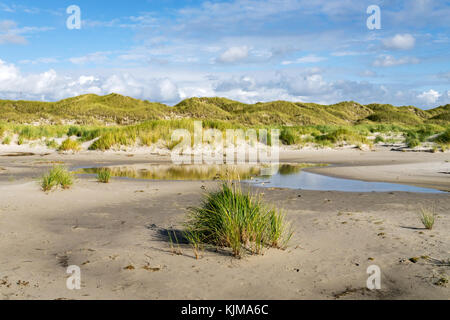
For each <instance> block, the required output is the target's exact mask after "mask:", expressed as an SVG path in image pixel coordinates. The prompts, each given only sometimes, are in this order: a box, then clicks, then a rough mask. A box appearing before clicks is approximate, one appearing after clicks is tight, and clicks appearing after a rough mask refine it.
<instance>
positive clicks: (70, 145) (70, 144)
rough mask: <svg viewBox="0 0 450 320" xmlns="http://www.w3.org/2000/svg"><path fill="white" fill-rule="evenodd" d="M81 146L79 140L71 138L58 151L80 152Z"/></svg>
mask: <svg viewBox="0 0 450 320" xmlns="http://www.w3.org/2000/svg"><path fill="white" fill-rule="evenodd" d="M80 150H81V145H80V143H79V142H78V141H77V140H72V139H70V138H68V139H66V140H64V141H63V143H61V145H60V146H59V148H58V151H80Z"/></svg>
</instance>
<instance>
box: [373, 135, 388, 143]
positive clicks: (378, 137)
mask: <svg viewBox="0 0 450 320" xmlns="http://www.w3.org/2000/svg"><path fill="white" fill-rule="evenodd" d="M380 142H386V141H385V140H384V138H383V137H382V136H377V137H376V138H375V141H374V143H375V144H377V143H380Z"/></svg>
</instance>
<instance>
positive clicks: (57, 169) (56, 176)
mask: <svg viewBox="0 0 450 320" xmlns="http://www.w3.org/2000/svg"><path fill="white" fill-rule="evenodd" d="M73 182H74V178H73V174H72V173H71V172H69V171H68V170H67V168H65V167H63V166H60V165H56V166H53V168H52V169H51V170H50V171H49V172H48V173H47V174H45V175H44V176H42V177H41V179H40V185H41V188H42V190H43V191H45V192H47V191H51V190H53V189H54V188H57V187H58V186H60V187H61V188H62V189H69V188H70V187H71V186H72V185H73Z"/></svg>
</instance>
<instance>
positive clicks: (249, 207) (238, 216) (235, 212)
mask: <svg viewBox="0 0 450 320" xmlns="http://www.w3.org/2000/svg"><path fill="white" fill-rule="evenodd" d="M185 226H186V231H185V237H186V239H188V240H189V241H190V243H191V244H192V245H193V247H194V249H195V251H197V249H198V248H199V247H200V246H201V244H210V245H214V246H219V247H227V248H231V251H232V253H233V255H234V256H235V257H241V256H242V253H243V251H249V252H250V253H253V254H261V253H262V250H263V248H264V247H275V248H280V249H284V248H285V247H286V246H287V243H288V242H289V240H290V238H291V236H292V232H291V231H290V230H288V228H289V227H288V224H287V223H286V222H285V220H284V215H283V214H282V213H279V212H277V211H276V210H275V209H271V208H269V207H267V206H266V205H264V204H263V203H262V201H261V199H260V198H259V197H256V196H253V195H251V194H250V193H248V194H244V193H243V192H242V190H241V188H240V186H238V185H234V186H232V185H230V183H223V184H222V188H221V189H220V190H218V191H216V192H209V193H208V194H207V195H206V199H205V200H204V201H203V203H202V205H201V206H200V207H196V208H190V212H189V215H188V220H187V222H186V224H185Z"/></svg>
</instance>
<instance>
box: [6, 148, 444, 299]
mask: <svg viewBox="0 0 450 320" xmlns="http://www.w3.org/2000/svg"><path fill="white" fill-rule="evenodd" d="M449 158H450V156H449V154H448V153H445V154H444V153H438V154H427V153H418V154H416V153H414V154H412V153H401V152H388V151H379V152H360V151H355V150H342V151H298V152H295V151H292V152H289V153H286V154H282V161H286V162H322V163H331V164H334V165H335V167H327V168H317V169H312V170H313V171H316V172H320V173H326V174H329V175H333V176H338V177H345V178H355V177H359V178H361V179H367V180H370V181H385V182H398V183H410V184H413V185H417V186H424V187H436V188H439V189H441V190H444V189H445V190H450V178H449V175H447V174H445V173H441V172H447V171H449V169H450V166H449V163H448V162H446V161H448V160H450V159H449ZM61 161H62V162H64V163H66V164H67V165H69V166H91V165H93V164H97V165H100V164H101V165H123V164H136V163H143V162H145V163H149V162H152V163H168V162H169V161H170V159H169V158H167V157H162V156H152V155H134V156H130V155H127V154H113V153H105V154H104V153H81V154H77V155H59V154H56V153H53V154H50V155H45V156H40V155H35V156H27V157H15V158H14V159H12V158H8V157H1V156H0V167H1V168H3V169H4V170H1V171H0V238H1V241H0V254H1V257H2V259H1V261H0V294H1V296H0V297H1V298H2V299H410V298H412V299H449V298H450V289H449V287H445V286H439V285H436V284H435V283H436V282H437V281H438V280H439V279H440V278H441V277H443V276H447V277H448V276H449V275H450V274H449V273H450V271H449V267H448V266H446V265H439V264H438V263H437V262H438V261H444V260H446V259H447V260H448V259H449V258H450V232H449V231H450V214H449V212H450V195H449V194H447V193H443V194H419V193H405V192H393V193H373V192H372V193H357V192H355V193H344V192H336V191H306V190H300V191H299V190H288V189H283V190H282V189H276V188H274V189H268V188H254V189H253V190H254V191H255V192H260V193H263V194H264V195H263V197H264V199H265V200H266V201H267V202H269V203H273V204H275V205H276V206H277V207H279V208H283V209H284V210H285V211H286V214H287V216H288V219H289V220H291V221H292V223H293V227H294V229H295V235H294V238H293V239H292V242H291V245H290V247H289V248H288V249H287V250H286V251H280V250H268V251H266V252H265V254H264V255H263V256H246V257H245V258H244V259H241V260H237V259H234V258H232V257H231V256H230V255H229V254H228V253H226V252H214V251H205V252H204V257H203V258H202V259H200V260H196V259H194V256H193V252H192V250H191V249H190V248H189V247H188V246H187V245H184V244H181V245H180V249H181V251H182V253H183V254H182V255H176V254H173V253H172V252H171V250H170V245H169V242H168V240H167V236H166V232H167V229H181V228H182V223H183V219H184V217H185V214H186V209H187V207H189V206H193V205H198V204H199V203H200V201H201V198H202V195H203V193H204V187H206V189H211V188H214V187H215V186H216V184H217V182H212V181H205V182H204V181H143V180H139V181H136V180H123V179H114V180H113V181H112V182H111V183H110V184H99V183H97V182H95V179H93V178H89V177H80V178H78V180H77V182H76V184H75V185H74V187H73V188H72V189H71V190H67V191H60V190H57V191H54V192H51V193H49V194H45V193H44V192H42V191H40V190H39V187H38V185H37V183H36V182H35V181H34V180H33V178H36V177H38V176H39V175H40V174H42V173H43V172H45V171H46V170H47V169H48V168H49V167H50V166H51V165H52V163H54V162H61ZM421 205H423V206H435V207H436V211H437V213H438V215H439V217H438V219H437V222H436V225H435V229H434V230H432V231H428V230H424V229H423V228H422V225H421V223H420V221H419V219H418V217H417V214H418V208H419V207H420V206H421ZM421 256H423V257H424V258H423V259H419V260H418V261H416V263H413V262H411V261H409V260H408V259H410V258H413V257H419V258H420V257H421ZM434 259H435V260H434ZM373 264H375V265H378V266H379V267H380V268H381V271H382V289H381V290H379V291H369V290H367V289H366V279H367V277H368V275H367V274H366V269H367V267H368V266H370V265H373ZM69 265H78V266H80V268H81V272H82V289H81V290H79V291H70V290H68V289H67V288H66V278H67V276H68V275H67V274H66V268H67V266H69Z"/></svg>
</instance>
